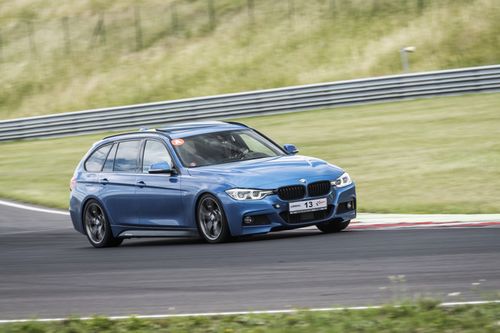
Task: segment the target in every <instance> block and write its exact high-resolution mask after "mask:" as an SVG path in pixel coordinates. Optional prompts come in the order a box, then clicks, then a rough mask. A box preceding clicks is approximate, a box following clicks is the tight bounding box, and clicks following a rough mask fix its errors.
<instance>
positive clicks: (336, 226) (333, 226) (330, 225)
mask: <svg viewBox="0 0 500 333" xmlns="http://www.w3.org/2000/svg"><path fill="white" fill-rule="evenodd" d="M349 223H351V221H346V222H338V221H330V222H325V223H321V224H317V225H316V227H317V228H318V229H319V230H321V231H322V232H324V233H325V234H331V233H334V232H340V231H342V230H344V229H345V228H347V226H348V225H349Z"/></svg>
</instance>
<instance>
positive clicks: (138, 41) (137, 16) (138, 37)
mask: <svg viewBox="0 0 500 333" xmlns="http://www.w3.org/2000/svg"><path fill="white" fill-rule="evenodd" d="M134 25H135V46H136V50H137V51H139V50H141V49H142V26H141V9H140V8H139V6H135V7H134Z"/></svg>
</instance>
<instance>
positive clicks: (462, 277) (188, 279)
mask: <svg viewBox="0 0 500 333" xmlns="http://www.w3.org/2000/svg"><path fill="white" fill-rule="evenodd" d="M499 254H500V228H487V227H483V228H463V229H462V228H455V229H404V230H351V231H345V232H342V233H340V234H332V235H324V234H321V233H320V232H319V231H316V230H312V229H307V230H299V231H290V232H281V233H275V234H271V235H266V236H259V237H254V238H249V239H243V240H240V241H238V242H233V243H228V244H221V245H208V244H204V243H202V242H201V241H199V240H188V239H161V240H151V239H150V240H128V241H125V242H124V243H123V245H122V246H121V247H119V248H112V249H100V250H99V249H94V248H92V247H91V246H90V245H89V244H88V242H87V240H86V239H85V237H83V236H82V235H80V234H78V233H76V232H75V231H73V229H72V228H71V226H70V221H69V217H68V216H64V215H56V214H48V213H43V212H36V211H28V210H22V209H18V208H13V207H6V206H0V272H1V273H0V319H20V318H34V317H39V318H53V317H61V316H68V315H77V316H87V315H92V314H103V315H129V314H169V313H194V312H216V311H240V310H241V311H243V310H272V309H287V308H297V307H299V308H302V307H330V306H349V305H373V304H380V303H382V302H387V301H391V300H401V299H408V298H412V297H416V296H418V295H420V296H432V297H436V298H440V299H442V300H444V301H448V302H453V301H466V300H467V301H468V300H478V299H493V298H498V296H499V294H498V291H500V255H499Z"/></svg>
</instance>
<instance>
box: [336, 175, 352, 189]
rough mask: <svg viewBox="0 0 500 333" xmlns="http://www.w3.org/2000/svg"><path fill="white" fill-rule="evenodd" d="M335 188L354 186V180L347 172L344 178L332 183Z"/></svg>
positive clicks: (341, 177)
mask: <svg viewBox="0 0 500 333" xmlns="http://www.w3.org/2000/svg"><path fill="white" fill-rule="evenodd" d="M331 183H332V185H333V186H335V187H345V186H347V185H351V184H352V179H351V177H350V176H349V174H348V173H347V172H344V174H343V175H342V176H340V177H339V178H337V179H336V180H334V181H333V182H331Z"/></svg>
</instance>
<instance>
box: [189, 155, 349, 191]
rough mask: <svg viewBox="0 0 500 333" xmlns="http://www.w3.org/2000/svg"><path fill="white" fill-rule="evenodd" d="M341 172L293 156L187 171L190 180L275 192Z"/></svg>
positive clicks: (323, 164)
mask: <svg viewBox="0 0 500 333" xmlns="http://www.w3.org/2000/svg"><path fill="white" fill-rule="evenodd" d="M343 172H344V171H343V170H342V169H341V168H339V167H337V166H334V165H331V164H329V163H327V162H325V161H323V160H320V159H317V158H313V157H307V156H301V155H294V156H288V155H286V156H278V157H272V158H260V159H255V160H248V161H241V162H235V163H227V164H219V165H215V166H206V167H198V168H190V169H189V173H190V174H191V175H192V176H193V177H213V178H217V180H218V181H223V182H225V183H226V184H227V185H228V186H230V187H240V188H259V189H275V188H278V187H281V186H286V185H294V184H301V182H300V181H299V179H305V180H306V182H307V183H312V182H315V181H320V180H335V179H337V178H338V177H340V176H341V175H342V173H343Z"/></svg>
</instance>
